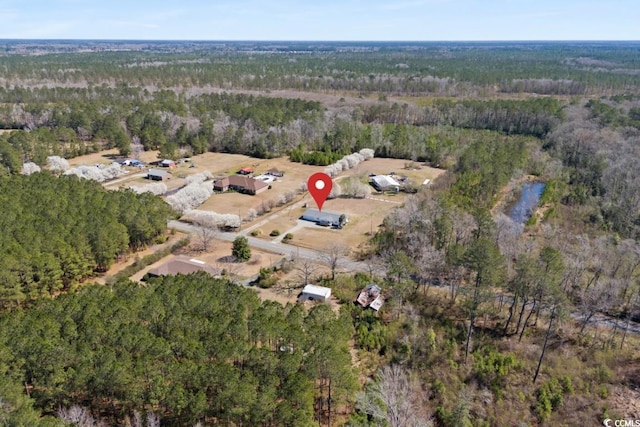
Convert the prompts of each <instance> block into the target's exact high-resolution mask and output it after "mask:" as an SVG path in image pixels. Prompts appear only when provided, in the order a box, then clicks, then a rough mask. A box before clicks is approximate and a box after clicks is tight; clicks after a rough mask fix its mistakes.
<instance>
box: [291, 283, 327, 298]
mask: <svg viewBox="0 0 640 427" xmlns="http://www.w3.org/2000/svg"><path fill="white" fill-rule="evenodd" d="M329 297H331V288H325V287H324V286H316V285H306V286H305V287H304V289H302V293H301V294H300V298H299V299H300V300H301V301H326V300H328V299H329Z"/></svg>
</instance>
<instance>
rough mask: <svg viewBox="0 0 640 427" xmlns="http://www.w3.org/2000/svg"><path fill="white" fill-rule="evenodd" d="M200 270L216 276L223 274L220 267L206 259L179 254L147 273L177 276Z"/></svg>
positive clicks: (153, 275)
mask: <svg viewBox="0 0 640 427" xmlns="http://www.w3.org/2000/svg"><path fill="white" fill-rule="evenodd" d="M198 271H204V272H205V273H209V274H210V275H211V276H214V277H215V276H219V275H220V274H221V270H220V269H219V268H215V267H212V266H210V265H208V264H207V263H205V262H204V261H200V260H198V259H193V258H189V257H186V256H177V257H175V258H173V259H172V260H170V261H167V262H165V263H164V264H162V265H159V266H158V267H156V268H152V269H151V270H149V272H148V273H147V274H148V275H149V276H150V277H159V276H175V275H177V274H190V273H195V272H198Z"/></svg>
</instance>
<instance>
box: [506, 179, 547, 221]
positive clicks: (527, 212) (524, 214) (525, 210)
mask: <svg viewBox="0 0 640 427" xmlns="http://www.w3.org/2000/svg"><path fill="white" fill-rule="evenodd" d="M544 187H545V184H544V183H543V182H525V183H524V184H522V190H521V193H520V199H519V200H518V201H517V202H516V204H515V205H513V206H512V207H511V209H510V210H509V218H511V219H512V220H513V221H514V222H516V223H518V224H524V223H525V222H527V220H528V219H529V218H530V217H531V214H532V213H533V210H534V208H535V207H536V206H538V202H539V201H540V196H542V192H543V191H544Z"/></svg>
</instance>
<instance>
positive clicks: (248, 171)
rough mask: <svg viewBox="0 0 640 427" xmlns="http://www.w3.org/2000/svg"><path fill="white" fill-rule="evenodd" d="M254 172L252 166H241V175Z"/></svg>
mask: <svg viewBox="0 0 640 427" xmlns="http://www.w3.org/2000/svg"><path fill="white" fill-rule="evenodd" d="M253 172H254V169H253V168H250V167H244V168H240V170H239V171H238V173H239V174H240V175H251V174H252V173H253Z"/></svg>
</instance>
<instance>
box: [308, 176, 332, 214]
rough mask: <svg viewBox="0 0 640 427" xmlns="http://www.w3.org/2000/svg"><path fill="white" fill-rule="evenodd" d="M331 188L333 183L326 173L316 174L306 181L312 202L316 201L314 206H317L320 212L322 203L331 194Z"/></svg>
mask: <svg viewBox="0 0 640 427" xmlns="http://www.w3.org/2000/svg"><path fill="white" fill-rule="evenodd" d="M332 188H333V181H331V177H330V176H329V175H327V174H326V173H322V172H316V173H314V174H313V175H311V176H310V177H309V179H308V180H307V189H308V190H309V193H311V196H312V197H313V200H315V201H316V205H318V210H320V211H321V210H322V205H323V204H324V201H325V200H327V197H328V196H329V193H331V189H332Z"/></svg>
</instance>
